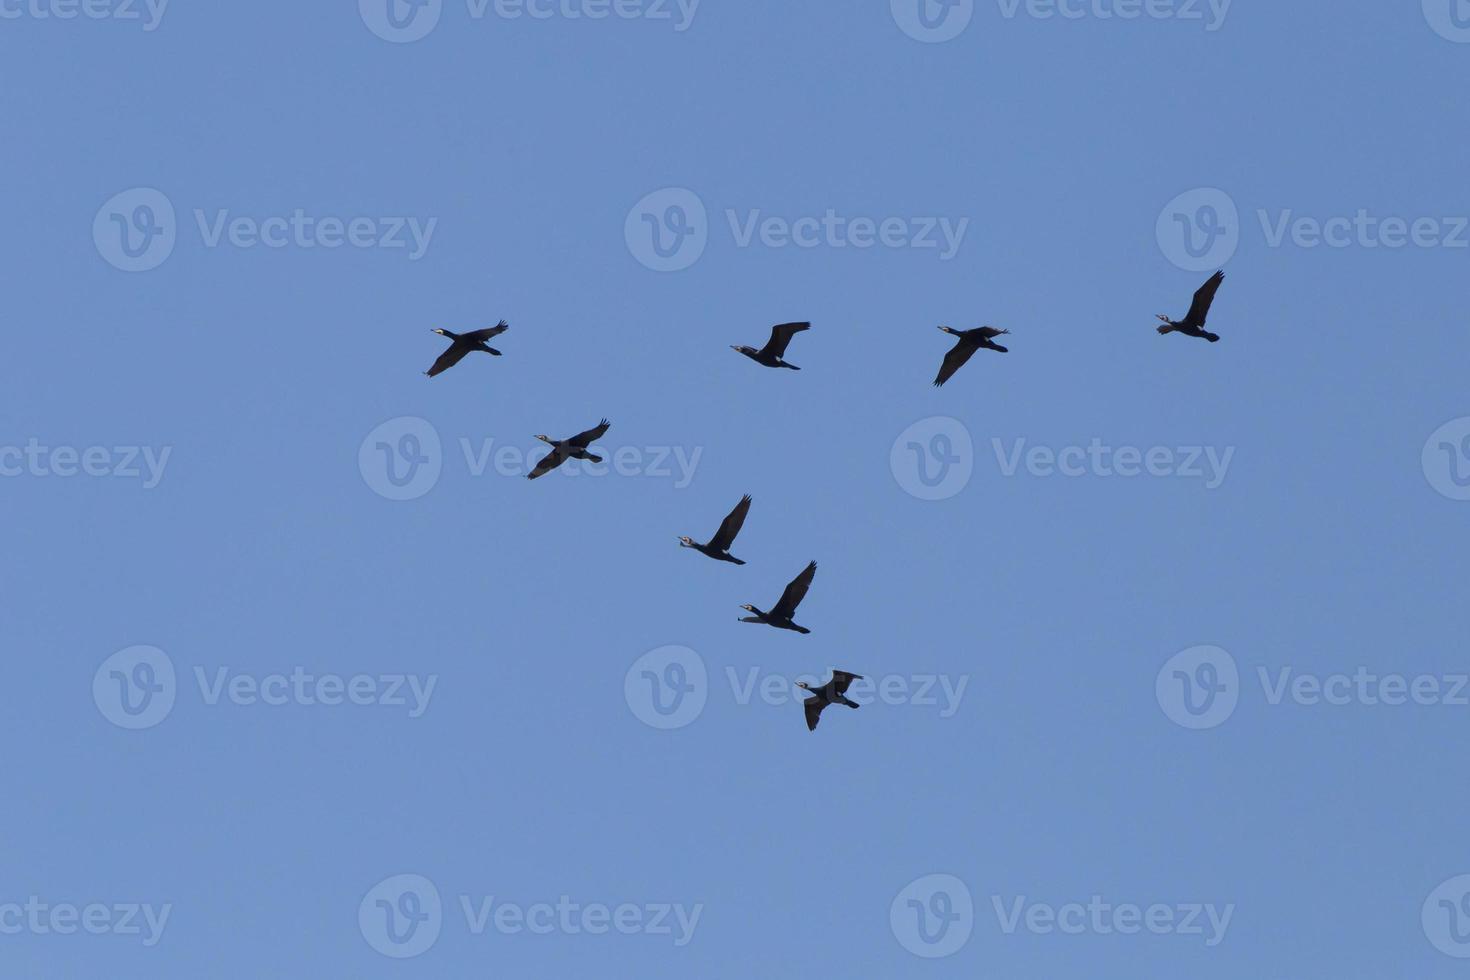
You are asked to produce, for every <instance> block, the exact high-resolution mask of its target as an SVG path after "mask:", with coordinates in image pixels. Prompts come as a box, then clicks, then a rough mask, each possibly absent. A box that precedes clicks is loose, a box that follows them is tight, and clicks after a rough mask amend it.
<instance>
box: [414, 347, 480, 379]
mask: <svg viewBox="0 0 1470 980" xmlns="http://www.w3.org/2000/svg"><path fill="white" fill-rule="evenodd" d="M469 352H470V349H469V348H468V347H465V346H464V345H463V344H459V343H454V344H450V345H449V348H448V349H447V350H446V351H445V352H444V353H442V354H440V355H439V359H438V360H437V361H435V362H434V366H433V367H431V368H429V370H428V371H427V372H425V373H426V374H428V376H429V377H431V378H432V377H433V376H434V375H436V374H443V373H444V372H445V371H448V370H449V369H450V368H452V367H454V366H455V365H456V364H458V363H459V362H460V361H462V360H464V356H465V355H466V354H468V353H469Z"/></svg>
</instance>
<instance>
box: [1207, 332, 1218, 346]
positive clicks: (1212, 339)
mask: <svg viewBox="0 0 1470 980" xmlns="http://www.w3.org/2000/svg"><path fill="white" fill-rule="evenodd" d="M1204 338H1205V339H1206V340H1208V341H1209V342H1210V343H1212V344H1216V343H1219V342H1220V335H1219V334H1217V333H1208V332H1206V333H1205V334H1204Z"/></svg>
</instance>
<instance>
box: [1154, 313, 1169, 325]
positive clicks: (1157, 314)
mask: <svg viewBox="0 0 1470 980" xmlns="http://www.w3.org/2000/svg"><path fill="white" fill-rule="evenodd" d="M1154 316H1156V317H1158V318H1159V319H1160V320H1163V321H1164V322H1165V323H1168V322H1169V318H1168V317H1166V316H1164V314H1162V313H1155V314H1154Z"/></svg>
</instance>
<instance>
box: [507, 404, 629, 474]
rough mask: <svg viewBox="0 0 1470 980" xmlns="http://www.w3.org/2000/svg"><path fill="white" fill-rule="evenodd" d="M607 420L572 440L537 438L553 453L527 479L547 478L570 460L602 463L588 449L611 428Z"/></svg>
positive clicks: (548, 437) (538, 464)
mask: <svg viewBox="0 0 1470 980" xmlns="http://www.w3.org/2000/svg"><path fill="white" fill-rule="evenodd" d="M610 427H611V426H610V424H609V423H608V421H607V419H603V420H602V421H601V422H600V423H598V425H597V427H596V428H594V429H588V430H587V431H586V432H579V433H577V434H576V435H574V436H572V437H571V438H570V439H553V438H551V437H550V436H537V437H536V438H537V439H540V440H541V441H542V442H544V443H546V444H547V445H549V446H551V452H549V453H547V454H546V455H545V456H543V457H542V458H541V462H539V463H537V464H536V468H535V469H533V470H532V471H531V472H530V473H527V474H526V478H527V479H529V480H534V479H536V477H538V476H545V475H546V474H547V473H550V472H551V471H552V470H554V469H556V468H557V467H558V466H560V465H561V464H562V463H565V462H566V461H567V460H569V459H585V460H587V461H588V462H589V463H600V462H602V457H601V456H597V455H595V454H593V453H590V452H588V451H587V447H588V446H590V445H592V443H594V442H596V441H597V440H598V439H601V438H602V437H603V436H604V435H605V434H606V433H607V430H608V429H609V428H610Z"/></svg>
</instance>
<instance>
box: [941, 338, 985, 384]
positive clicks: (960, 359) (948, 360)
mask: <svg viewBox="0 0 1470 980" xmlns="http://www.w3.org/2000/svg"><path fill="white" fill-rule="evenodd" d="M979 349H980V348H979V347H978V346H976V345H975V344H973V343H971V342H970V341H969V340H961V341H960V342H959V343H958V344H955V345H954V346H953V347H951V348H950V349H949V353H948V354H945V355H944V363H943V364H941V365H939V377H937V378H935V379H934V387H936V388H939V387H942V386H943V385H944V383H945V382H946V381H948V380H949V379H950V378H952V377H954V373H955V372H956V371H958V370H959V369H960V368H962V367H964V366H965V362H966V361H968V360H969V359H970V357H971V355H973V354H974V353H975V352H976V351H977V350H979Z"/></svg>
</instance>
